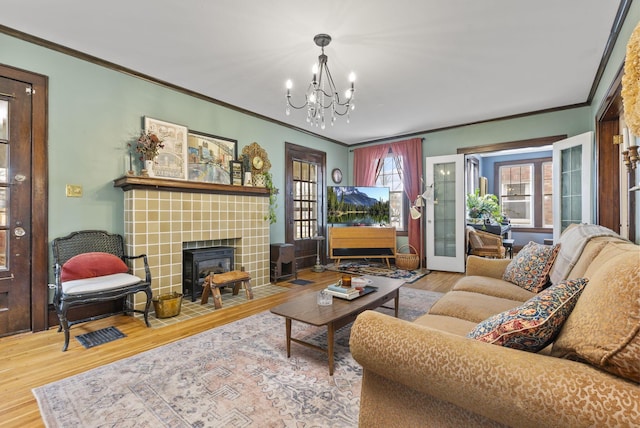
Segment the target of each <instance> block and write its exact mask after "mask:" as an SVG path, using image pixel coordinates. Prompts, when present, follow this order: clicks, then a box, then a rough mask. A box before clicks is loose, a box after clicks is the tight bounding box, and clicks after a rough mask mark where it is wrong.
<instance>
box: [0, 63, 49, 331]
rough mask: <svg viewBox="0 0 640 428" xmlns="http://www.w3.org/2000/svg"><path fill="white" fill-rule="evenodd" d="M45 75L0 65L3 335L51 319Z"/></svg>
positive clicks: (0, 323) (36, 327) (0, 313)
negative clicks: (48, 279) (48, 290)
mask: <svg viewBox="0 0 640 428" xmlns="http://www.w3.org/2000/svg"><path fill="white" fill-rule="evenodd" d="M46 96H47V89H46V78H44V77H43V76H40V75H35V74H32V73H28V72H25V71H22V70H17V69H14V68H11V67H5V66H0V336H5V335H9V334H14V333H18V332H22V331H29V330H33V331H38V330H44V329H46V328H47V327H48V323H47V282H48V281H47V277H48V271H49V269H48V254H49V252H48V248H47V247H48V242H47V227H46V221H47V209H46V208H47V200H46V141H45V133H46V116H45V114H46Z"/></svg>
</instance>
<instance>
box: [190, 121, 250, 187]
mask: <svg viewBox="0 0 640 428" xmlns="http://www.w3.org/2000/svg"><path fill="white" fill-rule="evenodd" d="M237 155H238V141H237V140H232V139H230V138H224V137H218V136H215V135H210V134H205V133H203V132H197V131H191V130H189V133H188V135H187V180H190V181H201V182H205V183H219V184H229V183H230V182H231V175H230V174H231V164H230V163H229V162H230V161H232V160H235V159H236V158H237Z"/></svg>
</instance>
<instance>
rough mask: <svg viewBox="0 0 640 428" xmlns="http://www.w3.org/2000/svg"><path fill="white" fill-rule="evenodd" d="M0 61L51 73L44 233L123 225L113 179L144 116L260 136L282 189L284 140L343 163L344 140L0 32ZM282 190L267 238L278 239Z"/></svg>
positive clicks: (244, 141) (250, 138)
mask: <svg viewBox="0 0 640 428" xmlns="http://www.w3.org/2000/svg"><path fill="white" fill-rule="evenodd" d="M0 63H4V64H7V65H10V66H13V67H17V68H21V69H25V70H29V71H31V72H35V73H40V74H43V75H46V76H48V77H49V139H48V142H49V239H52V238H55V237H57V236H62V235H64V234H67V233H68V232H71V231H73V230H78V229H85V228H97V229H106V230H110V231H114V232H118V233H123V232H124V222H123V214H124V213H123V211H124V208H123V195H122V190H120V189H117V188H114V187H113V180H114V179H115V178H118V177H120V176H122V175H123V173H124V170H125V153H126V150H127V142H129V141H132V140H133V139H135V138H136V137H137V135H138V133H139V132H140V129H141V127H142V117H143V116H149V117H153V118H156V119H161V120H166V121H169V122H173V123H178V124H181V125H184V126H187V127H188V128H189V129H192V130H195V131H200V132H205V133H209V134H213V135H219V136H224V137H228V138H233V139H236V140H238V151H239V152H240V151H241V150H242V148H243V147H244V146H246V145H248V144H251V143H252V142H254V141H255V142H258V143H259V144H260V145H261V146H262V147H264V149H265V150H266V151H267V153H268V154H269V159H270V160H271V163H272V165H273V166H272V170H271V171H272V172H273V179H274V183H275V184H276V186H277V187H279V188H281V189H283V187H284V143H285V142H290V143H294V144H298V145H301V146H305V147H312V148H314V149H317V150H321V151H324V152H326V154H327V169H328V171H331V169H333V168H341V169H342V170H343V171H345V172H346V171H348V170H349V168H348V160H347V156H345V153H346V152H347V148H346V147H345V146H342V145H339V144H335V143H331V142H329V141H326V140H323V139H320V138H316V137H313V136H310V135H308V134H306V133H303V132H298V131H295V130H292V129H289V128H286V127H283V126H280V125H277V124H274V123H271V122H269V121H265V120H261V119H258V118H255V117H253V116H250V115H246V114H242V113H239V112H237V111H234V110H231V109H227V108H224V107H221V106H219V105H217V104H213V103H210V102H206V101H203V100H200V99H198V98H194V97H191V96H188V95H185V94H183V93H180V92H177V91H174V90H171V89H167V88H166V87H163V86H160V85H157V84H154V83H150V82H148V81H145V80H143V79H140V78H136V77H132V76H129V75H127V74H124V73H120V72H117V71H113V70H110V69H107V68H105V67H101V66H97V65H95V64H92V63H89V62H87V61H83V60H80V59H77V58H75V57H72V56H69V55H64V54H61V53H59V52H55V51H53V50H49V49H46V48H43V47H41V46H38V45H35V44H31V43H27V42H25V41H22V40H19V39H16V38H13V37H10V36H7V35H4V34H0ZM66 184H79V185H82V187H83V191H84V196H83V197H82V198H67V197H66V196H65V185H66ZM282 195H283V192H280V195H279V196H278V198H279V200H278V209H277V215H278V218H279V219H280V221H278V222H277V223H276V224H274V225H272V226H271V240H272V241H273V242H283V241H284V222H283V221H282V220H281V219H283V218H284V201H283V200H282Z"/></svg>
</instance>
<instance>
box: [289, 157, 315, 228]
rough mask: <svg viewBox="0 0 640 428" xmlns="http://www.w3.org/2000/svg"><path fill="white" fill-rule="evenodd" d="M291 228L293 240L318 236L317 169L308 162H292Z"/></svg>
mask: <svg viewBox="0 0 640 428" xmlns="http://www.w3.org/2000/svg"><path fill="white" fill-rule="evenodd" d="M293 206H294V211H293V225H294V226H293V228H294V237H295V239H307V238H311V237H314V236H316V235H317V234H318V167H317V165H315V164H313V163H310V162H303V161H294V162H293Z"/></svg>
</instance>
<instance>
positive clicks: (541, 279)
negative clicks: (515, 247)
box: [502, 241, 560, 293]
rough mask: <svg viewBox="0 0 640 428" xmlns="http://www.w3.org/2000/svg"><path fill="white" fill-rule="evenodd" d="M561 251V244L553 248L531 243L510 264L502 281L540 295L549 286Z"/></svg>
mask: <svg viewBox="0 0 640 428" xmlns="http://www.w3.org/2000/svg"><path fill="white" fill-rule="evenodd" d="M559 249H560V246H559V244H558V245H553V246H551V245H542V244H538V243H536V242H533V241H531V242H529V243H528V244H527V245H525V246H524V247H523V248H522V250H520V251H519V252H518V254H517V255H516V257H515V258H514V259H513V260H512V261H511V263H509V265H508V266H507V268H506V269H505V271H504V274H503V275H502V279H503V280H505V281H509V282H512V283H514V284H515V285H517V286H519V287H522V288H524V289H525V290H529V291H531V292H532V293H539V292H540V291H542V290H544V289H545V288H546V287H547V285H549V272H550V271H551V267H552V266H553V262H554V261H555V260H556V256H557V255H558V250H559Z"/></svg>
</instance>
